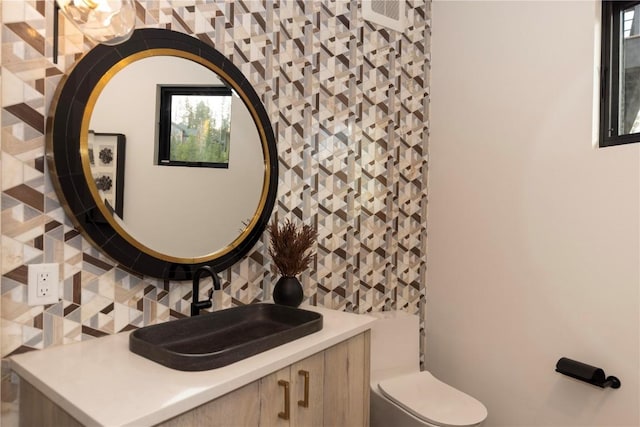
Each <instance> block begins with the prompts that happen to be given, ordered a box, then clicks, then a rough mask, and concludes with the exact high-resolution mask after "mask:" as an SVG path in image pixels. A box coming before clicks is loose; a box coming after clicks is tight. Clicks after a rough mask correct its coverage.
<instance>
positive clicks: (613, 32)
mask: <svg viewBox="0 0 640 427" xmlns="http://www.w3.org/2000/svg"><path fill="white" fill-rule="evenodd" d="M638 4H640V1H639V0H632V1H615V0H603V1H602V21H601V31H602V35H601V45H600V46H601V63H600V132H599V146H600V147H612V146H616V145H623V144H631V143H636V142H640V133H632V134H623V135H619V134H618V132H619V116H620V79H619V77H617V76H620V46H621V40H620V34H621V31H620V25H621V19H620V15H621V12H622V11H624V10H626V9H628V8H630V7H632V6H634V5H638ZM614 76H616V77H615V78H614Z"/></svg>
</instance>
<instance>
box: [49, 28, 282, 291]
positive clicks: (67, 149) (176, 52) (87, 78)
mask: <svg viewBox="0 0 640 427" xmlns="http://www.w3.org/2000/svg"><path fill="white" fill-rule="evenodd" d="M158 55H165V56H176V57H180V58H184V59H187V60H191V61H194V62H197V63H199V64H200V65H202V66H204V67H206V68H208V69H210V70H211V71H212V72H214V73H216V74H217V76H218V77H219V78H220V79H221V80H223V81H224V82H225V84H227V85H228V86H229V87H230V88H232V89H233V90H234V91H235V92H236V93H237V94H238V95H239V96H240V98H241V99H242V100H243V102H244V104H245V106H246V107H247V109H248V110H249V112H250V114H251V116H252V118H253V120H254V122H255V125H256V127H257V129H258V133H259V136H260V144H261V148H262V152H263V158H264V179H263V186H262V192H261V196H260V201H259V205H258V209H257V210H256V212H255V214H254V215H253V217H252V218H251V221H250V222H249V224H247V226H246V227H245V228H244V230H242V232H241V233H240V235H239V236H238V237H237V238H236V239H235V240H233V241H232V242H231V243H230V244H228V245H227V246H226V247H223V248H219V249H218V248H215V249H214V250H212V252H211V253H210V254H207V255H205V256H200V257H193V258H184V257H175V256H172V255H171V254H164V253H160V252H158V251H156V250H154V249H152V248H149V247H147V246H145V245H143V244H142V243H140V242H138V241H137V240H136V239H135V238H134V237H132V236H131V235H130V234H129V233H128V232H127V231H126V230H125V229H124V228H123V227H122V225H121V224H119V223H118V222H117V221H116V220H115V219H114V218H113V216H112V213H111V211H110V210H109V209H108V207H107V206H106V205H105V203H104V202H103V201H102V200H101V197H100V194H99V192H98V188H97V186H96V185H95V183H94V180H93V176H92V173H91V166H90V162H89V154H88V151H89V150H88V135H89V123H90V120H91V114H92V112H93V108H94V106H95V104H96V101H97V99H98V97H99V95H100V93H101V92H102V90H103V89H104V87H105V86H106V85H107V83H108V82H109V80H110V79H111V78H112V77H113V76H114V75H115V74H116V73H118V72H119V71H121V70H122V69H123V68H125V67H126V66H127V65H129V64H131V63H132V62H135V61H137V60H140V59H142V58H147V57H151V56H158ZM47 161H48V164H49V169H50V171H51V175H52V182H53V183H54V187H55V189H56V192H57V194H58V196H59V198H60V201H61V204H62V205H63V206H64V208H65V211H66V212H67V214H68V215H69V216H70V218H71V219H72V220H73V222H74V225H75V226H76V227H77V228H78V230H80V232H81V233H82V234H83V235H84V237H85V238H87V239H88V240H89V241H90V242H91V243H92V244H93V245H95V246H96V247H97V248H99V249H101V250H102V251H103V252H104V253H105V254H107V255H108V256H110V257H111V258H113V259H114V260H115V261H116V262H118V263H119V264H120V266H122V267H124V268H126V269H129V270H131V271H133V272H137V273H140V274H144V275H149V276H153V277H158V278H165V279H172V280H186V279H190V278H191V277H192V274H193V271H195V269H197V268H198V267H200V266H203V265H209V266H211V267H213V268H214V269H215V270H217V271H220V270H222V269H224V268H228V267H229V266H231V265H232V264H234V263H235V262H237V261H238V260H239V259H240V258H242V257H243V256H244V255H246V253H247V252H248V251H249V250H250V249H251V247H253V245H254V244H255V243H256V242H257V240H258V239H259V238H260V235H261V234H262V232H263V231H264V228H265V227H266V225H267V223H268V220H269V218H270V216H271V212H272V210H273V207H274V205H275V199H276V193H277V181H278V157H277V147H276V142H275V136H274V134H273V130H272V128H271V123H270V120H269V118H268V116H267V113H266V110H265V109H264V106H263V104H262V102H261V100H260V98H259V97H258V95H257V94H256V92H255V91H254V90H253V87H252V86H251V84H250V83H249V82H248V81H247V80H246V78H245V77H244V76H243V75H242V73H241V72H240V70H239V69H238V68H237V67H235V66H234V65H233V63H232V62H231V61H229V60H228V59H227V58H225V57H224V56H223V55H222V54H221V53H219V52H218V51H216V50H215V49H213V48H212V47H210V46H209V45H207V44H205V43H204V42H202V41H200V40H198V39H196V38H193V37H191V36H189V35H186V34H183V33H178V32H174V31H169V30H160V29H140V30H136V31H135V32H134V35H133V36H132V37H131V39H130V40H129V41H127V42H125V43H123V44H121V45H117V46H105V45H98V46H96V47H95V48H94V49H92V50H91V51H89V52H88V53H87V54H86V55H85V56H84V57H83V58H82V59H81V60H80V61H78V63H77V64H76V65H75V67H74V68H73V70H72V71H71V72H70V73H69V74H68V75H67V77H66V78H65V80H64V81H63V82H62V83H61V84H60V86H59V87H58V90H57V92H56V95H55V97H54V101H53V103H52V106H51V112H50V116H49V118H48V121H47ZM223 208H224V207H221V209H223Z"/></svg>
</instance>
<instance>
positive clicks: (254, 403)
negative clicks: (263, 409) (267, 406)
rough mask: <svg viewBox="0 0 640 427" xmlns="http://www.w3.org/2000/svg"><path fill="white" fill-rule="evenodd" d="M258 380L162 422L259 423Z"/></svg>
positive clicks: (172, 426)
mask: <svg viewBox="0 0 640 427" xmlns="http://www.w3.org/2000/svg"><path fill="white" fill-rule="evenodd" d="M258 410H259V407H258V382H257V381H256V382H253V383H250V384H247V385H246V386H244V387H242V388H240V389H238V390H234V391H232V392H230V393H228V394H225V395H224V396H222V397H219V398H217V399H215V400H212V401H211V402H208V403H205V404H204V405H202V406H199V407H197V408H195V409H192V410H191V411H189V412H186V413H184V414H182V415H178V416H177V417H175V418H172V419H170V420H168V421H165V422H163V423H162V424H160V426H162V427H191V426H207V427H216V426H219V427H226V426H255V425H258Z"/></svg>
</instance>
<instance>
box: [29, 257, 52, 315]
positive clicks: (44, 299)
mask: <svg viewBox="0 0 640 427" xmlns="http://www.w3.org/2000/svg"><path fill="white" fill-rule="evenodd" d="M28 267H29V286H28V287H27V288H28V289H27V300H28V303H29V305H45V304H55V303H57V302H58V299H59V296H58V269H59V267H58V264H29V266H28Z"/></svg>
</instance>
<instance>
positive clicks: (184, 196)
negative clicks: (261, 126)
mask: <svg viewBox="0 0 640 427" xmlns="http://www.w3.org/2000/svg"><path fill="white" fill-rule="evenodd" d="M221 84H222V82H221V81H220V79H219V78H218V76H217V75H216V74H215V73H213V72H212V71H211V70H209V69H207V68H206V67H204V66H202V65H200V64H198V63H195V62H193V61H190V60H187V59H184V58H179V57H173V56H159V57H149V58H143V59H140V60H138V61H136V62H133V63H131V64H129V65H128V66H127V67H125V68H124V69H123V70H121V71H120V72H118V73H117V74H116V75H115V76H113V78H112V79H111V80H110V81H109V82H108V84H107V85H106V86H105V88H104V89H103V91H102V93H101V94H100V96H99V98H98V100H97V102H96V105H95V108H94V110H93V114H92V116H91V122H90V126H89V127H90V129H92V130H94V131H95V132H110V133H114V132H117V133H121V134H124V135H126V136H127V145H126V158H127V163H126V165H125V183H126V185H125V188H124V202H123V205H124V212H123V218H124V228H125V229H126V231H127V232H128V233H129V234H130V235H131V236H132V237H134V238H135V239H136V240H138V241H139V242H140V243H142V244H144V245H146V246H147V247H149V248H151V249H153V250H155V251H158V252H160V253H165V254H171V255H173V256H178V257H185V258H189V257H197V256H204V255H206V254H210V253H213V252H214V251H216V250H219V249H220V248H223V247H225V246H227V245H228V244H229V243H231V242H232V241H233V240H234V239H235V238H237V236H238V235H239V234H240V232H241V230H243V229H244V228H245V225H244V224H245V223H247V222H248V221H249V220H250V219H251V218H252V217H253V216H254V214H255V212H256V210H257V209H258V206H259V202H260V197H261V194H262V187H263V181H264V171H265V168H264V162H265V161H264V156H263V152H262V146H261V143H260V137H259V134H258V130H257V128H256V126H255V124H254V122H253V119H252V117H251V114H250V112H249V111H248V109H247V108H246V106H245V105H244V103H243V101H242V100H241V99H240V98H239V97H237V96H233V101H232V107H231V108H232V113H231V114H232V120H231V126H232V128H231V138H232V139H231V146H232V147H233V150H231V153H230V158H229V163H230V165H231V167H230V168H229V169H213V168H194V167H162V166H158V165H157V164H155V163H156V161H154V159H155V154H156V153H155V148H156V142H157V141H156V138H157V123H158V118H157V100H156V97H157V88H158V86H159V85H173V86H175V85H210V86H220V85H221Z"/></svg>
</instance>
